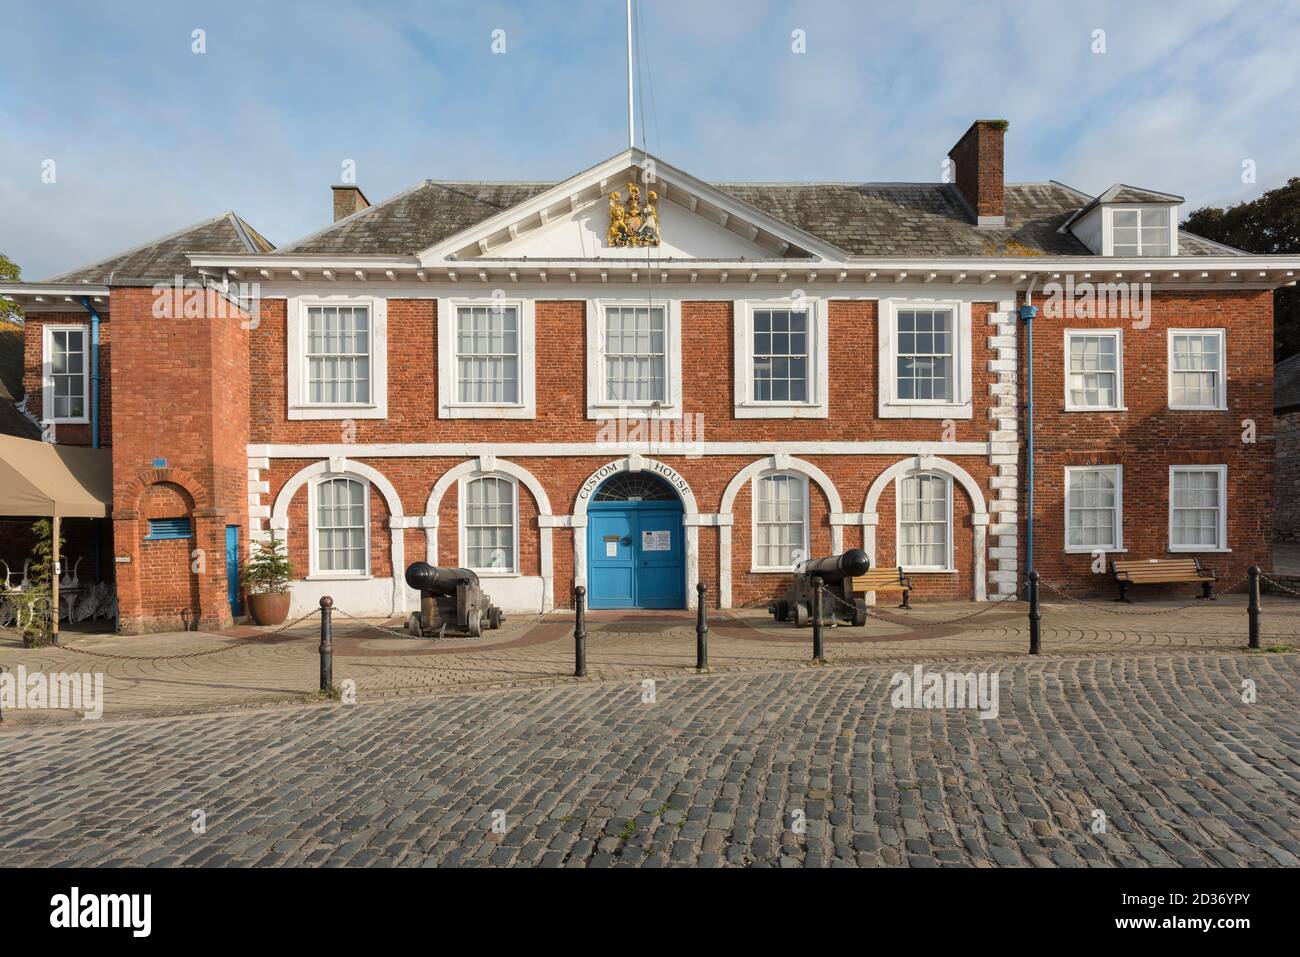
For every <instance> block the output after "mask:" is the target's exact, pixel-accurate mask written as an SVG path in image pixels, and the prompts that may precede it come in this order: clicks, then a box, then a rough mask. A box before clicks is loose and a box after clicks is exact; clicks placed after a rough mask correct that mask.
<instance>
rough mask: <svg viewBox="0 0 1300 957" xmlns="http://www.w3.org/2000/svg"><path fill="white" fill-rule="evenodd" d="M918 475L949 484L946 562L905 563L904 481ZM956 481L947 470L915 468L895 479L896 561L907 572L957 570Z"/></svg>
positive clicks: (931, 573)
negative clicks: (954, 524) (940, 564)
mask: <svg viewBox="0 0 1300 957" xmlns="http://www.w3.org/2000/svg"><path fill="white" fill-rule="evenodd" d="M918 475H926V476H931V477H933V478H937V479H941V480H943V482H945V483H946V484H947V486H948V493H947V498H948V516H947V522H948V542H947V552H946V554H945V555H944V564H943V566H942V567H940V566H938V565H904V564H903V482H904V481H905V480H907V479H909V478H915V477H916V476H918ZM954 487H955V486H954V483H953V480H952V476H951V475H948V474H947V473H945V472H937V471H935V470H934V469H913V470H912V471H910V472H908V473H906V474H905V475H900V476H898V477H897V478H896V479H894V562H895V564H897V565H898V566H899V567H901V568H902V569H903V571H905V572H906V573H907V574H909V575H910V574H912V573H913V572H916V573H918V574H921V575H944V574H951V573H952V572H955V571H956V570H957V561H956V544H955V542H954V539H955V538H956V534H955V532H956V529H955V528H954V526H953V519H952V511H953V502H952V498H953V491H954Z"/></svg>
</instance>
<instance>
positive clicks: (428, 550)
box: [424, 457, 564, 612]
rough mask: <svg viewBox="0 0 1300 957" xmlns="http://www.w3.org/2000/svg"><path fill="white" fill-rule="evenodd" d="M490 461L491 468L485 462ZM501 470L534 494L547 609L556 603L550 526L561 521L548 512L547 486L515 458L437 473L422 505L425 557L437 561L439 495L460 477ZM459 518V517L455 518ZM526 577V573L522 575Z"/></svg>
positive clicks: (481, 460)
mask: <svg viewBox="0 0 1300 957" xmlns="http://www.w3.org/2000/svg"><path fill="white" fill-rule="evenodd" d="M486 465H490V466H491V467H490V468H486V469H485V468H484V466H486ZM486 474H501V475H508V476H510V478H512V479H514V480H515V482H516V483H517V485H516V489H517V486H518V485H523V486H524V488H526V489H528V491H529V493H530V494H531V495H532V496H533V501H534V502H536V503H537V526H538V544H537V552H538V555H537V559H538V563H539V565H540V571H541V579H542V609H541V610H542V611H543V612H548V611H550V610H551V609H553V608H554V607H555V559H554V555H553V552H552V547H553V546H552V540H553V537H554V536H553V529H555V528H562V527H564V526H563V525H561V524H559V523H558V522H556V521H554V519H558V518H559V517H560V516H554V515H552V513H551V500H550V498H549V496H547V494H546V489H545V488H544V487H543V486H542V483H541V482H539V481H538V480H537V477H536V476H534V475H533V473H532V472H530V471H528V470H527V469H526V468H523V467H522V466H519V465H516V464H515V463H514V462H507V461H505V460H504V459H498V458H495V457H493V458H492V459H490V460H487V459H484V458H482V457H478V458H475V459H473V460H472V461H469V462H461V463H460V464H459V465H454V466H452V467H451V468H449V469H448V470H447V471H446V472H444V473H443V474H442V475H441V476H439V478H438V481H437V482H435V483H434V485H433V489H432V491H430V492H429V498H428V500H427V501H426V502H425V505H424V531H425V560H426V561H427V562H428V563H429V564H430V565H437V564H438V510H439V509H440V508H441V507H442V497H443V496H444V495H446V494H447V489H449V488H451V486H452V485H453V484H455V483H457V482H459V481H460V480H461V479H463V478H466V477H470V476H478V475H486ZM464 500H465V499H464V495H463V494H461V495H460V499H459V501H458V502H457V509H456V510H457V512H458V513H460V511H461V508H460V504H461V503H462V502H464ZM518 507H519V496H518V493H517V491H516V495H515V509H516V511H515V527H516V539H515V542H516V545H515V549H516V551H515V554H516V567H517V568H519V567H522V566H520V565H518V560H519V557H518V548H519V546H518V541H519V539H518V529H519V512H518ZM458 521H460V519H459V518H458ZM464 541H465V535H464V523H463V522H461V534H460V542H461V549H462V550H461V559H460V560H461V561H463V560H464V551H463V547H464ZM524 577H527V576H524Z"/></svg>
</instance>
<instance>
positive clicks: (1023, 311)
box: [1020, 286, 1038, 577]
mask: <svg viewBox="0 0 1300 957" xmlns="http://www.w3.org/2000/svg"><path fill="white" fill-rule="evenodd" d="M1032 288H1033V287H1032V286H1031V287H1030V289H1031V290H1032ZM1030 295H1032V293H1026V294H1025V300H1026V304H1025V305H1023V306H1021V307H1020V319H1021V321H1022V322H1024V324H1025V330H1026V333H1027V335H1026V349H1025V361H1026V365H1027V368H1028V370H1029V371H1028V378H1027V389H1026V396H1025V466H1026V472H1027V474H1026V476H1025V533H1026V534H1025V546H1026V547H1025V551H1026V561H1025V575H1026V577H1028V575H1029V573H1030V572H1032V571H1033V570H1034V319H1035V318H1037V316H1038V307H1037V306H1031V305H1028V300H1029V297H1030Z"/></svg>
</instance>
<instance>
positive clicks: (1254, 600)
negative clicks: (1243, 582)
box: [1246, 565, 1261, 648]
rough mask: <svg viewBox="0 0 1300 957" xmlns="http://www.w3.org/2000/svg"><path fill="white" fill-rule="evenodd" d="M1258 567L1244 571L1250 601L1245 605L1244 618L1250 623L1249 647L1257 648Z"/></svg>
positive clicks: (1251, 567) (1252, 566)
mask: <svg viewBox="0 0 1300 957" xmlns="http://www.w3.org/2000/svg"><path fill="white" fill-rule="evenodd" d="M1260 574H1261V572H1260V570H1259V566H1258V565H1251V566H1250V568H1249V569H1248V570H1247V571H1246V575H1247V576H1248V577H1249V578H1250V601H1249V602H1247V604H1246V618H1247V620H1248V621H1249V622H1250V647H1252V648H1258V647H1259V576H1260Z"/></svg>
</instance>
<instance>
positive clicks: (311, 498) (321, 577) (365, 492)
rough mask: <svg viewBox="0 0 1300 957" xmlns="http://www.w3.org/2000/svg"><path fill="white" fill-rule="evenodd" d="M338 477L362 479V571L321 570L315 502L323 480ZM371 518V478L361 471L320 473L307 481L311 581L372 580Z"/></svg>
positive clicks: (352, 480) (351, 480)
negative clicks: (363, 547)
mask: <svg viewBox="0 0 1300 957" xmlns="http://www.w3.org/2000/svg"><path fill="white" fill-rule="evenodd" d="M335 479H347V480H348V481H349V482H360V483H361V489H362V494H361V501H362V503H363V504H364V505H365V508H366V514H365V525H366V535H365V538H364V539H363V541H364V543H365V548H366V561H365V566H366V567H365V570H364V571H361V572H340V571H335V570H330V571H321V569H320V559H319V556H318V552H317V544H318V539H319V536H318V534H317V532H318V531H319V530H318V529H317V526H316V520H317V514H316V506H317V503H318V499H317V489H318V488H319V487H320V485H321V483H322V482H329V481H333V480H335ZM373 530H374V529H373V527H372V525H371V518H370V480H369V479H366V478H363V477H362V476H360V475H354V474H353V473H351V472H333V473H331V472H327V473H325V474H324V475H317V476H315V477H313V478H312V480H311V481H310V482H308V483H307V532H308V534H307V547H308V550H309V552H310V557H309V559H308V566H307V567H308V572H307V580H308V581H369V580H370V579H371V578H372V577H374V576H373V571H374V565H373V564H372V559H371V555H370V536H371V533H372V532H373Z"/></svg>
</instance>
